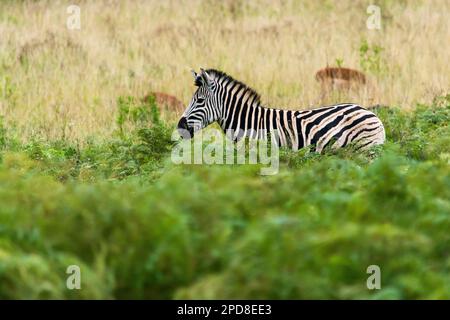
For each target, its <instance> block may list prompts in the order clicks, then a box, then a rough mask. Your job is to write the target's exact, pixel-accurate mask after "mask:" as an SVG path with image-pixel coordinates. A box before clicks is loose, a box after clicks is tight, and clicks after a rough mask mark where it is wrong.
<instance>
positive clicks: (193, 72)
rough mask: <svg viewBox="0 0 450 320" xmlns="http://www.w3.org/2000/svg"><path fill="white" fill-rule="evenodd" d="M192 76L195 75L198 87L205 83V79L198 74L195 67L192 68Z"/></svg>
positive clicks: (195, 82)
mask: <svg viewBox="0 0 450 320" xmlns="http://www.w3.org/2000/svg"><path fill="white" fill-rule="evenodd" d="M191 73H192V76H193V77H194V84H195V85H196V86H197V87H201V86H202V84H203V82H202V81H203V80H202V77H201V75H200V74H198V73H197V72H195V71H194V69H192V70H191Z"/></svg>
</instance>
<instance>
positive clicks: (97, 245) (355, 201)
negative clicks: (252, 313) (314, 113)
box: [0, 0, 450, 299]
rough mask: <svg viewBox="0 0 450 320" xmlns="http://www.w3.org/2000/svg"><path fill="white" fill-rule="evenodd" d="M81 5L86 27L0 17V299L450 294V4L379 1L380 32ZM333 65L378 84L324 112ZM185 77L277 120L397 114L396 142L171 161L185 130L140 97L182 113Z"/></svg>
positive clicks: (200, 12) (362, 16)
mask: <svg viewBox="0 0 450 320" xmlns="http://www.w3.org/2000/svg"><path fill="white" fill-rule="evenodd" d="M78 3H79V5H80V8H81V30H68V29H67V28H66V18H67V16H68V14H67V13H66V4H65V3H63V2H53V1H1V2H0V114H1V118H0V150H1V151H0V299H13V298H19V299H23V298H29V299H38V298H41V299H42V298H64V299H88V298H93V299H100V298H119V299H120V298H138V299H155V298H160V299H161V298H171V299H177V298H189V299H191V298H194V299H203V298H274V299H284V298H290V299H307V298H320V299H327V298H339V299H364V298H368V299H383V298H384V299H417V298H425V299H443V298H447V299H449V298H450V233H449V230H450V167H449V165H450V148H449V146H450V125H449V124H450V94H449V92H448V89H449V85H450V78H449V77H450V72H449V71H450V70H449V65H448V61H449V52H450V50H449V48H448V39H449V38H450V37H449V36H450V26H449V21H448V17H447V13H448V12H449V9H450V5H449V2H448V1H387V0H385V1H381V2H380V7H381V12H382V29H381V30H368V29H367V28H366V26H365V22H366V19H367V17H368V14H367V13H366V8H367V5H368V4H369V3H368V2H364V1H362V2H356V3H355V2H353V1H339V2H337V1H336V2H334V1H323V2H322V3H320V4H319V3H318V4H316V2H297V1H279V2H272V1H256V2H251V4H247V2H244V1H222V2H220V5H219V4H218V3H217V2H213V1H189V2H187V1H186V2H176V1H164V2H157V1H154V2H153V1H133V2H124V1H108V2H100V1H98V2H97V1H96V2H90V1H89V2H88V1H86V2H84V1H81V2H78ZM364 48H366V49H367V48H369V49H367V50H366V49H364ZM336 60H337V61H336ZM342 61H343V62H342ZM337 63H339V64H341V63H342V64H343V65H344V66H346V67H351V68H356V69H363V70H364V72H365V73H366V75H367V77H368V84H367V86H365V87H363V88H361V89H360V90H357V91H351V92H334V93H333V95H331V96H329V97H327V98H326V99H322V98H321V93H320V86H319V84H318V83H316V81H315V79H314V73H315V72H316V71H317V70H318V69H320V68H323V67H325V66H326V65H327V64H329V65H336V64H337ZM191 67H194V68H196V69H198V67H211V68H218V69H222V70H224V71H226V72H227V73H229V74H231V75H233V76H235V77H236V78H237V79H239V80H242V81H244V82H246V83H248V84H249V85H251V86H252V87H254V88H255V89H256V90H257V91H258V92H260V93H261V95H262V99H263V100H264V101H265V102H266V103H268V104H270V105H274V106H289V107H291V108H297V109H301V108H309V107H311V106H313V105H321V104H325V103H334V102H341V101H343V100H352V101H355V102H359V103H361V104H363V105H374V104H382V105H387V106H388V107H384V108H379V109H377V110H376V111H375V112H376V113H377V114H378V116H379V117H380V118H381V120H382V121H383V123H384V124H385V127H386V134H387V143H386V144H385V145H384V146H383V147H378V148H375V149H373V150H370V152H365V153H357V152H354V151H353V150H352V149H351V148H347V149H344V150H339V151H337V152H331V151H328V152H326V153H325V154H322V155H318V154H315V153H310V152H308V150H301V151H300V152H298V153H294V152H291V151H288V150H282V151H281V154H280V172H279V173H278V174H277V175H274V176H260V175H259V169H260V166H259V165H175V164H174V163H173V162H172V161H171V157H170V155H171V150H172V148H173V146H174V145H175V144H176V143H177V142H174V141H172V140H171V134H172V130H173V129H174V126H175V122H174V121H175V120H176V118H177V117H178V116H179V115H177V114H173V115H170V116H169V117H164V118H163V119H162V118H161V117H160V116H159V112H158V106H157V105H155V103H154V102H153V101H152V100H151V99H150V100H149V101H147V102H142V99H141V98H142V97H143V96H145V95H146V94H147V93H149V92H151V91H163V92H166V93H169V94H174V95H175V96H177V97H178V98H180V99H181V100H182V101H183V102H184V103H186V104H187V103H188V101H189V99H190V96H191V95H192V93H193V90H194V87H193V84H192V77H191V74H190V72H189V70H190V68H191ZM69 265H78V266H80V269H81V290H69V289H68V288H67V287H66V279H67V277H68V275H67V274H66V269H67V267H68V266H69ZM369 265H378V266H379V267H380V269H381V289H380V290H369V289H368V288H367V286H366V280H367V278H368V277H369V274H367V273H366V269H367V267H368V266H369Z"/></svg>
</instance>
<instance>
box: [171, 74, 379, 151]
mask: <svg viewBox="0 0 450 320" xmlns="http://www.w3.org/2000/svg"><path fill="white" fill-rule="evenodd" d="M194 77H195V84H196V85H197V86H198V89H197V91H196V92H195V93H194V96H193V97H192V100H191V103H190V104H189V106H188V108H187V109H186V111H185V112H184V113H183V116H182V117H181V119H180V121H179V123H178V129H179V131H180V134H181V135H182V136H183V137H184V138H189V137H192V136H193V135H194V134H195V132H196V131H198V130H200V129H202V128H204V127H206V126H207V125H209V124H210V123H213V122H216V121H217V122H218V123H219V124H220V126H221V127H222V129H223V130H224V131H225V132H226V133H227V135H228V136H229V137H230V138H232V139H233V140H234V141H238V140H240V139H242V138H243V137H249V138H256V139H265V138H266V137H267V134H268V133H274V132H276V134H277V137H278V139H279V140H278V141H279V145H280V146H285V147H289V148H292V149H294V150H298V149H300V148H303V147H306V146H309V145H312V146H313V148H314V149H315V150H316V151H317V152H321V151H322V150H323V149H324V148H325V147H328V146H330V147H332V148H339V147H345V146H346V145H348V144H349V143H355V144H357V145H358V148H368V147H370V146H373V145H377V144H382V143H384V141H385V131H384V127H383V124H382V123H381V121H380V119H378V118H377V116H376V115H375V114H374V113H372V112H371V111H369V110H367V109H364V108H363V107H361V106H359V105H356V104H352V103H345V104H344V103H343V104H338V105H333V106H326V107H321V108H316V109H311V110H304V111H299V110H285V109H273V108H268V107H265V106H263V105H262V104H261V102H260V97H259V95H258V94H257V93H256V92H255V91H254V90H253V89H251V88H249V87H248V86H247V85H245V84H244V83H242V82H240V81H237V80H235V79H233V78H232V77H230V76H228V75H227V74H225V73H223V72H221V71H217V70H214V69H210V70H206V71H205V70H201V72H200V73H199V74H197V73H195V72H194Z"/></svg>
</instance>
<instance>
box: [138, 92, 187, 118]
mask: <svg viewBox="0 0 450 320" xmlns="http://www.w3.org/2000/svg"><path fill="white" fill-rule="evenodd" d="M152 96H153V97H155V101H156V105H157V106H158V109H159V111H161V112H162V113H176V114H177V115H178V116H179V115H181V114H182V113H183V111H184V109H185V107H186V106H185V105H184V103H183V102H181V101H180V100H178V98H177V97H175V96H172V95H170V94H167V93H164V92H151V93H149V94H148V95H146V96H145V97H144V99H143V101H148V99H150V97H152Z"/></svg>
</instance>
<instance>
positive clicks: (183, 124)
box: [177, 117, 194, 139]
mask: <svg viewBox="0 0 450 320" xmlns="http://www.w3.org/2000/svg"><path fill="white" fill-rule="evenodd" d="M177 129H178V133H179V134H180V136H181V137H182V138H183V139H191V138H192V137H193V136H194V128H190V127H189V125H188V123H187V120H186V118H185V117H182V118H181V119H180V121H178V128H177Z"/></svg>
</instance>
